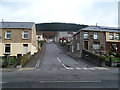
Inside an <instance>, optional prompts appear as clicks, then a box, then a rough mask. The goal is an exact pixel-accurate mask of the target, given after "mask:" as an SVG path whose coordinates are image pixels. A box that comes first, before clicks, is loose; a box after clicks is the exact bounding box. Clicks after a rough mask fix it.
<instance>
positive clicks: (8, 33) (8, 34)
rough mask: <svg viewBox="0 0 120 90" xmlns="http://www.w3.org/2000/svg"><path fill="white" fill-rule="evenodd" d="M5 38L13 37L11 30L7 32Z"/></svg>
mask: <svg viewBox="0 0 120 90" xmlns="http://www.w3.org/2000/svg"><path fill="white" fill-rule="evenodd" d="M5 39H11V31H6V32H5Z"/></svg>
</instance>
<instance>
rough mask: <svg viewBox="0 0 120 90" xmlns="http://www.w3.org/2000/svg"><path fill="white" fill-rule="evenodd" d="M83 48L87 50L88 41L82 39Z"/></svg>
mask: <svg viewBox="0 0 120 90" xmlns="http://www.w3.org/2000/svg"><path fill="white" fill-rule="evenodd" d="M84 49H86V50H88V41H84Z"/></svg>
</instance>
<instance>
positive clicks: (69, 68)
mask: <svg viewBox="0 0 120 90" xmlns="http://www.w3.org/2000/svg"><path fill="white" fill-rule="evenodd" d="M57 60H58V61H59V62H60V63H61V60H60V59H59V58H58V57H57ZM62 66H63V67H64V68H66V69H68V70H70V69H74V68H68V67H66V66H65V64H63V63H62Z"/></svg>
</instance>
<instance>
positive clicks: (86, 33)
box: [84, 32, 89, 40]
mask: <svg viewBox="0 0 120 90" xmlns="http://www.w3.org/2000/svg"><path fill="white" fill-rule="evenodd" d="M86 35H87V38H86V37H85V36H86ZM88 38H89V32H84V39H85V40H87V39H88Z"/></svg>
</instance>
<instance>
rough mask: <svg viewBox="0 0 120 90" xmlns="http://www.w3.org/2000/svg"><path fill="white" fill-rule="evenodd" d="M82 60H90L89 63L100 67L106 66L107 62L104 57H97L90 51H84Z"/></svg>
mask: <svg viewBox="0 0 120 90" xmlns="http://www.w3.org/2000/svg"><path fill="white" fill-rule="evenodd" d="M81 57H82V58H84V59H86V60H88V61H89V62H92V63H94V64H96V65H98V66H104V65H105V60H104V58H103V57H101V56H99V55H96V54H94V53H91V52H89V51H86V50H82V55H81Z"/></svg>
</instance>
